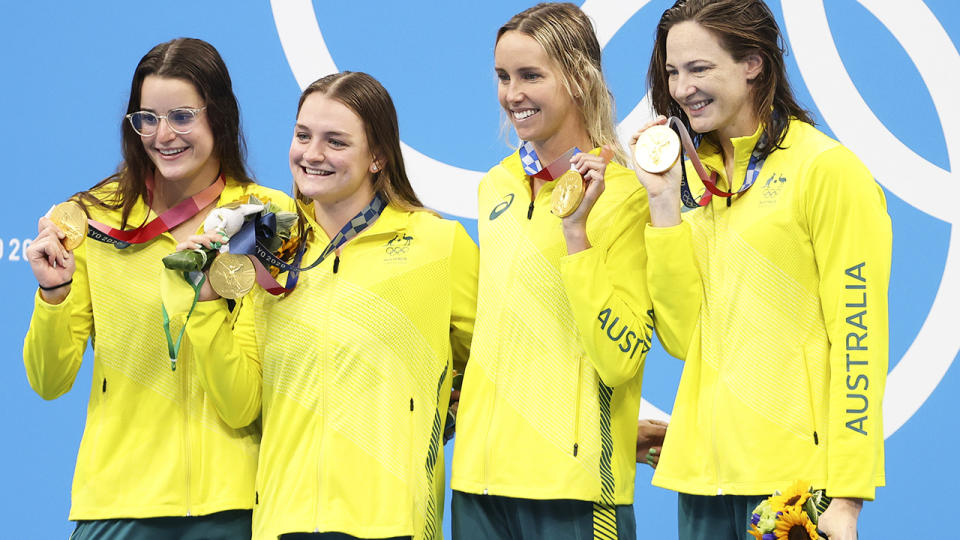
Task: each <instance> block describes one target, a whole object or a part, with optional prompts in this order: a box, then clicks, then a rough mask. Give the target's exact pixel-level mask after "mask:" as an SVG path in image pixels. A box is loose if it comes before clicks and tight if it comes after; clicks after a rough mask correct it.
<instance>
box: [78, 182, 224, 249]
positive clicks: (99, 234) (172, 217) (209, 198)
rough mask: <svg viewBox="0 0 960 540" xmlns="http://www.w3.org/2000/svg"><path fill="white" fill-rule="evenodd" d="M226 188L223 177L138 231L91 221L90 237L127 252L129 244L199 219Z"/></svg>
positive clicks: (150, 238)
mask: <svg viewBox="0 0 960 540" xmlns="http://www.w3.org/2000/svg"><path fill="white" fill-rule="evenodd" d="M151 185H152V180H148V182H147V189H148V191H149V192H152V191H153V190H152V189H151V188H150V187H151ZM225 185H226V180H224V178H223V175H221V176H220V177H219V178H217V181H216V182H214V183H212V184H210V186H209V187H207V188H205V189H204V190H203V191H201V192H200V193H197V194H196V195H194V196H193V197H190V198H189V199H185V200H183V201H181V202H180V203H179V204H177V205H176V206H174V207H173V208H171V209H169V210H167V211H166V212H164V213H163V214H160V215H159V216H158V217H156V218H154V219H153V220H151V221H150V223H147V224H146V225H144V226H142V227H138V228H136V229H129V230H122V231H121V230H119V229H114V228H113V227H110V226H109V225H104V224H103V223H100V222H98V221H94V220H92V219H91V220H88V222H89V224H90V229H89V230H88V231H87V236H88V237H90V238H92V239H94V240H96V241H98V242H103V243H105V244H113V246H114V247H115V248H117V249H124V248H126V247H129V246H130V244H142V243H144V242H149V241H150V240H153V239H154V238H156V237H157V236H160V235H161V234H163V233H165V232H167V231H169V230H170V229H172V228H174V227H176V226H177V225H180V224H181V223H183V222H184V221H187V220H188V219H190V218H192V217H193V216H195V215H197V212H199V211H200V210H201V209H203V208H206V207H207V206H209V205H210V203H212V202H213V201H215V200H217V198H219V197H220V193H221V192H223V187H224V186H225Z"/></svg>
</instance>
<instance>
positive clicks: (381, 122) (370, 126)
mask: <svg viewBox="0 0 960 540" xmlns="http://www.w3.org/2000/svg"><path fill="white" fill-rule="evenodd" d="M315 92H319V93H320V95H322V96H324V97H327V98H330V99H335V100H337V101H339V102H340V103H343V104H344V105H345V106H346V107H347V108H348V109H350V110H351V111H353V112H354V113H356V115H357V116H359V117H360V121H361V122H363V130H364V135H365V136H366V138H367V144H368V145H369V147H370V149H371V151H372V152H373V154H374V155H375V156H377V158H378V160H379V162H380V167H379V169H378V170H377V172H375V173H373V191H374V192H377V193H380V194H381V195H382V196H383V197H384V199H386V202H387V203H392V204H393V205H394V206H397V207H399V208H401V209H403V210H407V211H416V210H423V203H421V202H420V199H419V198H418V197H417V194H416V193H415V192H414V191H413V186H412V185H410V179H409V178H407V169H406V168H405V167H404V165H403V154H402V153H401V150H400V125H399V123H398V122H397V110H396V108H395V107H394V106H393V100H392V99H390V94H389V93H388V92H387V89H386V88H384V87H383V85H382V84H380V81H378V80H376V79H374V78H373V77H371V76H370V75H368V74H366V73H363V72H361V71H341V72H340V73H332V74H330V75H327V76H326V77H323V78H320V79H317V80H316V81H314V82H312V83H310V86H308V87H306V89H304V91H303V93H302V94H300V102H299V103H297V115H298V116H299V115H300V109H302V108H303V102H304V101H306V99H307V96H309V95H310V94H313V93H315ZM293 195H294V197H296V198H297V199H300V200H301V201H303V202H309V199H306V198H305V197H304V196H303V195H302V194H301V193H300V191H299V190H298V189H297V185H296V182H294V185H293Z"/></svg>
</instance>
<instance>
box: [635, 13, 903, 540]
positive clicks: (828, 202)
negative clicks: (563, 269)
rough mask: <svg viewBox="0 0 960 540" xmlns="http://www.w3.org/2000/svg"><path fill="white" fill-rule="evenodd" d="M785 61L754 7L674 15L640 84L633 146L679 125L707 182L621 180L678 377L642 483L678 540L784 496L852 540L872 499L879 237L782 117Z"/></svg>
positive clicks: (878, 225) (765, 18)
mask: <svg viewBox="0 0 960 540" xmlns="http://www.w3.org/2000/svg"><path fill="white" fill-rule="evenodd" d="M783 55H784V51H783V46H782V36H781V33H780V29H779V28H778V27H777V23H776V20H775V19H774V16H773V14H772V13H771V12H770V9H769V8H768V7H767V6H766V5H765V4H764V3H763V2H762V1H760V0H715V1H706V0H687V1H680V2H677V3H676V4H675V5H674V6H673V7H672V8H670V9H668V10H667V11H665V12H664V13H663V16H662V17H661V19H660V23H659V25H658V26H657V33H656V41H655V44H654V51H653V56H652V59H651V62H650V69H649V73H648V77H649V86H650V92H651V96H652V101H653V106H654V108H655V109H656V112H657V113H659V114H660V115H662V116H660V117H659V118H657V119H656V120H655V121H653V122H651V123H650V124H648V125H647V126H645V127H644V128H643V129H641V130H640V132H638V134H637V135H635V136H634V143H636V141H637V138H638V137H639V136H640V134H641V133H642V132H644V131H645V130H646V129H649V128H650V127H652V126H655V125H659V124H665V123H667V118H666V116H665V115H671V116H676V117H677V118H679V119H680V121H681V123H682V125H683V126H684V127H685V129H687V130H689V131H690V132H691V135H693V143H694V144H696V152H695V154H696V155H695V156H691V157H695V158H698V159H699V160H700V161H702V164H703V167H704V168H705V172H706V173H708V177H707V178H706V180H703V181H701V180H700V178H701V177H700V176H699V175H698V173H697V171H696V168H695V166H694V163H693V162H692V161H687V162H686V163H685V164H682V165H677V166H674V167H673V168H672V169H670V170H669V171H667V172H665V173H663V174H651V173H647V172H644V171H642V170H638V172H637V175H638V177H639V179H640V181H641V182H642V183H643V185H644V186H645V187H646V189H647V193H648V195H649V201H650V213H651V220H652V225H651V226H650V227H648V228H647V230H646V249H647V254H648V259H649V266H648V283H649V285H650V296H651V298H652V299H653V304H654V311H655V312H656V317H657V332H658V335H659V337H660V340H661V342H662V343H663V344H664V347H665V348H666V349H667V350H668V351H669V352H670V353H671V354H672V355H674V356H676V357H677V358H681V359H683V360H685V363H684V370H683V375H682V378H681V380H680V387H679V390H678V392H677V399H676V404H675V405H674V408H673V415H672V418H671V424H670V430H669V433H668V435H667V438H666V441H665V443H664V449H663V455H662V457H661V459H660V463H659V466H658V467H657V472H656V474H655V475H654V479H653V483H654V485H657V486H661V487H665V488H668V489H672V490H675V491H677V492H679V496H678V500H679V515H680V523H679V528H680V538H681V539H683V540H688V539H707V538H709V539H731V540H732V539H744V538H747V530H748V529H749V528H750V516H751V513H752V511H753V509H754V507H755V506H756V505H757V504H758V503H759V502H760V501H762V500H763V499H764V498H766V497H767V496H769V495H770V494H772V493H773V492H774V491H775V490H780V491H783V490H786V489H787V488H788V487H790V486H792V485H794V484H795V483H796V482H797V481H804V482H809V483H810V485H812V486H813V487H814V488H817V489H825V490H826V494H827V495H828V496H830V497H833V500H832V502H831V503H830V505H829V507H827V508H826V512H825V513H824V514H823V515H822V516H821V517H820V521H819V528H820V529H821V530H822V531H824V532H825V533H826V534H827V535H828V536H829V538H831V539H837V538H840V539H853V538H856V534H857V533H856V524H857V519H858V515H859V512H860V508H861V505H862V501H863V500H864V499H868V500H869V499H873V498H874V495H875V488H876V487H878V486H882V485H884V464H883V421H882V415H881V408H880V406H881V402H882V398H883V388H884V382H885V377H886V373H887V355H888V352H887V347H888V345H887V339H888V322H887V287H888V283H889V276H890V259H891V242H892V240H891V225H890V218H889V216H888V215H887V211H886V203H885V200H884V194H883V191H882V190H881V189H880V186H879V185H877V183H876V182H875V181H874V179H873V176H872V175H871V174H870V171H868V170H867V169H866V168H865V167H864V165H863V164H862V163H861V162H860V160H859V159H857V157H856V156H855V155H853V153H851V152H850V151H849V150H848V149H846V148H844V147H843V146H842V145H840V144H839V143H838V142H837V141H835V140H832V139H830V138H829V137H827V136H826V135H825V134H823V133H822V132H820V131H818V130H817V129H816V128H814V127H813V125H812V122H811V120H810V116H809V114H808V113H807V112H806V111H804V110H803V109H802V108H801V107H800V106H799V105H798V104H797V102H796V100H795V99H794V97H793V94H792V92H791V89H790V85H789V82H788V81H787V78H786V70H785V68H784V60H783ZM710 176H712V178H714V183H715V186H714V184H713V183H711V184H710V185H707V183H706V182H708V181H709V180H710ZM684 179H685V180H686V182H684V181H683V180H684ZM681 200H683V205H684V206H687V207H688V208H689V209H690V211H688V212H686V213H684V214H682V216H681Z"/></svg>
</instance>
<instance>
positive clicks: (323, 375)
mask: <svg viewBox="0 0 960 540" xmlns="http://www.w3.org/2000/svg"><path fill="white" fill-rule="evenodd" d="M344 247H346V246H340V247H339V248H337V250H336V251H335V252H334V256H333V268H332V274H331V278H330V294H329V297H328V300H327V305H332V303H333V300H334V298H336V285H337V281H338V278H337V277H336V274H337V272H338V271H339V270H340V255H341V253H342V252H343V248H344ZM328 329H329V320H328V319H326V318H324V321H323V326H322V327H321V329H320V336H321V337H322V339H321V341H320V348H321V351H323V352H322V354H321V357H320V362H319V363H320V366H319V367H320V440H319V441H318V448H319V449H320V451H319V453H318V457H317V491H316V506H315V508H316V516H315V517H314V521H313V522H314V524H315V527H314V531H313V532H315V533H319V532H320V515H321V511H320V493H321V492H322V491H323V490H322V489H321V486H322V485H323V458H322V457H321V456H323V439H324V433H325V431H326V417H327V353H326V351H327V348H328V346H327V341H328V339H329V333H328V331H327V330H328Z"/></svg>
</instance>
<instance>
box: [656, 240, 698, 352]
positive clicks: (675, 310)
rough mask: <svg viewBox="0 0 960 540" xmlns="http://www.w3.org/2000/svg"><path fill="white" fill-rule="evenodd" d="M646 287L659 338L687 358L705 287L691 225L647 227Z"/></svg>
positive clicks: (669, 350)
mask: <svg viewBox="0 0 960 540" xmlns="http://www.w3.org/2000/svg"><path fill="white" fill-rule="evenodd" d="M645 238H646V248H647V286H648V287H649V288H650V299H651V300H652V302H653V314H654V315H653V319H654V325H655V326H656V328H657V337H659V338H660V343H662V344H663V348H664V349H666V351H667V352H668V353H670V355H671V356H673V357H674V358H679V359H680V360H686V358H687V351H689V349H690V342H691V340H692V339H693V338H694V336H696V335H698V334H697V332H696V329H697V325H698V324H699V321H700V306H701V303H702V301H703V287H702V285H701V281H700V270H699V268H698V267H697V262H696V258H695V257H694V249H693V235H692V233H691V230H690V224H689V223H687V222H686V221H684V222H683V223H681V224H679V225H676V226H674V227H654V226H652V225H648V226H647V230H646V234H645Z"/></svg>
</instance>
